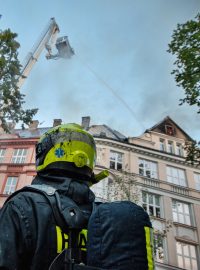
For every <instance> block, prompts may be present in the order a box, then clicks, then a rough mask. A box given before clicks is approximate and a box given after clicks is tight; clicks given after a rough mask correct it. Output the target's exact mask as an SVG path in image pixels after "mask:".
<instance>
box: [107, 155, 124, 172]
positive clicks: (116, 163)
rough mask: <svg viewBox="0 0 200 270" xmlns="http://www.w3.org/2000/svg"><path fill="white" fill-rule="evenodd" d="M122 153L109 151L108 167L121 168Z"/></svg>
mask: <svg viewBox="0 0 200 270" xmlns="http://www.w3.org/2000/svg"><path fill="white" fill-rule="evenodd" d="M122 159H123V154H122V153H118V152H114V151H110V168H111V169H115V170H122Z"/></svg>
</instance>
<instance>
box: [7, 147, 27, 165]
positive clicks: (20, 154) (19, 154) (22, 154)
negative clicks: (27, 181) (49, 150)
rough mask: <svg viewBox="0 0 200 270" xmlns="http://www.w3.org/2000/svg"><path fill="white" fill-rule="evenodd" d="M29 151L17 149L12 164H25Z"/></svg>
mask: <svg viewBox="0 0 200 270" xmlns="http://www.w3.org/2000/svg"><path fill="white" fill-rule="evenodd" d="M26 154H27V149H23V148H19V149H15V150H14V153H13V156H12V159H11V163H24V162H25V159H26Z"/></svg>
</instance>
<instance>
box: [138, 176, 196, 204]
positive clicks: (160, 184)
mask: <svg viewBox="0 0 200 270" xmlns="http://www.w3.org/2000/svg"><path fill="white" fill-rule="evenodd" d="M135 179H136V181H137V182H138V183H139V184H142V185H143V186H147V187H151V188H157V189H162V190H165V191H168V192H170V193H171V192H173V193H176V194H178V195H181V196H188V197H193V198H195V199H196V198H197V199H199V200H200V192H199V191H198V190H196V189H191V188H188V187H183V186H179V185H175V184H172V183H169V182H167V181H161V180H158V179H154V178H149V177H144V176H140V175H135Z"/></svg>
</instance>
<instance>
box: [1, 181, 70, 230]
mask: <svg viewBox="0 0 200 270" xmlns="http://www.w3.org/2000/svg"><path fill="white" fill-rule="evenodd" d="M20 192H35V193H39V194H42V195H43V196H44V197H45V198H46V200H47V202H48V203H49V205H50V206H51V209H52V212H53V215H54V218H55V221H56V224H57V225H58V226H59V227H60V228H61V229H62V231H64V232H66V231H67V228H68V225H67V224H66V222H65V221H64V219H63V217H62V215H61V211H60V209H59V207H58V205H60V203H59V201H60V198H59V194H58V192H57V190H56V189H55V188H54V187H52V186H48V185H28V186H25V187H23V188H22V189H20V190H17V191H15V192H14V193H13V194H11V195H10V196H9V197H8V198H7V200H6V201H5V203H7V202H8V201H10V200H11V199H12V198H13V197H14V196H16V195H17V194H18V193H20ZM57 201H58V202H57Z"/></svg>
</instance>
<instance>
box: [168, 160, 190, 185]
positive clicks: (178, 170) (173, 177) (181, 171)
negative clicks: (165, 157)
mask: <svg viewBox="0 0 200 270" xmlns="http://www.w3.org/2000/svg"><path fill="white" fill-rule="evenodd" d="M175 170H176V171H175ZM169 172H170V174H169ZM175 174H176V175H175ZM180 174H183V175H184V178H182V177H181V175H180ZM166 177H167V182H169V183H171V184H174V185H178V186H182V187H187V178H186V173H185V169H182V168H177V167H174V166H170V165H167V166H166ZM176 180H177V181H176ZM183 180H184V181H183Z"/></svg>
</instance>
